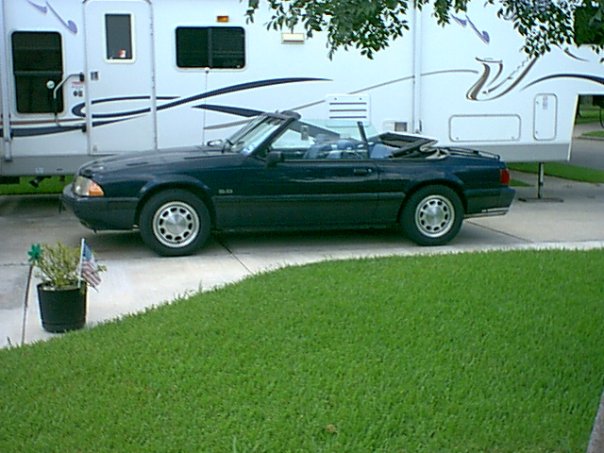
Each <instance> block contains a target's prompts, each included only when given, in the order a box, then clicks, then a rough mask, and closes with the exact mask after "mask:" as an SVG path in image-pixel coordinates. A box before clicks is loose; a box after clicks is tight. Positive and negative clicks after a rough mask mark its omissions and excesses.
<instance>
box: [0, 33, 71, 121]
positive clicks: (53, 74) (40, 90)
mask: <svg viewBox="0 0 604 453" xmlns="http://www.w3.org/2000/svg"><path fill="white" fill-rule="evenodd" d="M12 47H13V73H14V76H15V91H16V94H17V112H19V113H59V112H62V111H63V92H62V90H61V89H59V90H57V92H56V98H53V91H54V89H53V87H54V86H57V85H58V84H59V83H60V82H61V80H62V78H63V54H62V49H61V35H60V34H59V33H53V32H24V31H17V32H14V33H13V34H12ZM49 82H51V83H49Z"/></svg>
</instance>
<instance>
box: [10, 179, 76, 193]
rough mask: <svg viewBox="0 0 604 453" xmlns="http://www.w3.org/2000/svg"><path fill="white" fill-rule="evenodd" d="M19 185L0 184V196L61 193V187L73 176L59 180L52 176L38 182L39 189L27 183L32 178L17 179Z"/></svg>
mask: <svg viewBox="0 0 604 453" xmlns="http://www.w3.org/2000/svg"><path fill="white" fill-rule="evenodd" d="M19 179H20V181H19V184H0V195H29V194H55V193H61V192H62V191H63V187H65V185H66V184H69V183H70V182H71V181H72V180H73V176H68V177H65V178H61V177H59V176H52V177H50V178H48V179H45V180H43V181H42V182H40V187H38V188H35V187H33V186H32V185H31V184H29V181H31V180H32V179H34V176H24V177H21V178H19Z"/></svg>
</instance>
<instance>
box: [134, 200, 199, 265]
mask: <svg viewBox="0 0 604 453" xmlns="http://www.w3.org/2000/svg"><path fill="white" fill-rule="evenodd" d="M139 227H140V233H141V237H142V238H143V241H144V242H145V244H147V245H148V246H149V247H150V248H151V249H153V250H154V251H155V252H157V253H158V254H160V255H163V256H182V255H190V254H191V253H193V252H195V251H197V250H198V249H199V248H200V247H201V246H202V245H203V244H204V243H205V242H206V241H207V239H208V237H209V235H210V214H209V212H208V209H207V207H206V205H205V204H204V202H203V201H201V200H200V199H199V198H198V197H196V196H195V195H193V194H192V193H191V192H187V191H186V190H180V189H171V190H166V191H164V192H160V193H158V194H157V195H154V196H153V197H151V198H150V199H149V201H147V203H145V205H144V206H143V209H142V211H141V215H140V225H139Z"/></svg>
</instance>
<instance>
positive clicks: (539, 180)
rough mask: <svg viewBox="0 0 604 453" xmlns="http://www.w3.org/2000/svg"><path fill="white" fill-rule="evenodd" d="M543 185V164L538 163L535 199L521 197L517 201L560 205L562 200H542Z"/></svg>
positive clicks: (550, 198)
mask: <svg viewBox="0 0 604 453" xmlns="http://www.w3.org/2000/svg"><path fill="white" fill-rule="evenodd" d="M544 183H545V164H544V163H543V162H539V170H538V174H537V198H527V197H521V198H518V200H520V201H524V202H525V203H528V202H535V201H540V202H546V203H547V202H549V203H562V202H563V201H564V200H563V199H562V198H552V197H549V198H544V197H543V185H544Z"/></svg>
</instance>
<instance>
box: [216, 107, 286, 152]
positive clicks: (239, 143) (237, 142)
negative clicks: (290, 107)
mask: <svg viewBox="0 0 604 453" xmlns="http://www.w3.org/2000/svg"><path fill="white" fill-rule="evenodd" d="M283 122H284V120H283V119H281V118H275V117H271V116H259V117H257V118H255V119H253V120H252V121H250V122H249V123H248V124H247V125H246V126H244V127H243V128H241V129H239V130H238V131H237V132H235V133H234V134H233V135H232V136H231V137H230V138H229V139H227V146H228V150H229V151H231V152H233V153H241V154H244V155H248V154H250V153H252V152H253V151H254V150H255V149H256V148H257V147H258V146H259V145H261V144H262V143H263V142H264V141H265V140H266V139H267V138H268V137H270V136H271V135H272V134H273V133H274V132H275V131H276V130H277V129H279V128H280V127H281V126H282V125H283Z"/></svg>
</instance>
